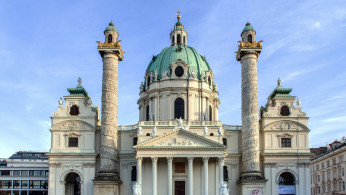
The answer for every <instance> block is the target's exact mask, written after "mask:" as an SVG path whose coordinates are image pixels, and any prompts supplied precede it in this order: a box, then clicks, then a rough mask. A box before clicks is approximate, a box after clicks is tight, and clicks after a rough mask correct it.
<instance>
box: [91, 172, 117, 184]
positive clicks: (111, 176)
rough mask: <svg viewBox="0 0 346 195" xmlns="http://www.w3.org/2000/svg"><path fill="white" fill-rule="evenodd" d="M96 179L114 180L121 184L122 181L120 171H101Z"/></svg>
mask: <svg viewBox="0 0 346 195" xmlns="http://www.w3.org/2000/svg"><path fill="white" fill-rule="evenodd" d="M94 181H113V182H117V183H119V184H121V183H122V181H121V180H120V177H119V174H118V173H114V172H102V171H100V172H99V174H98V176H97V177H95V179H94Z"/></svg>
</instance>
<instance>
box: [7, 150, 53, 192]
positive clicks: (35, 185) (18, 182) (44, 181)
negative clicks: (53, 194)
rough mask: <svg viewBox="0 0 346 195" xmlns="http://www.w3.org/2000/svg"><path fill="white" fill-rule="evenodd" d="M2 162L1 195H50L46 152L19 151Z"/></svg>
mask: <svg viewBox="0 0 346 195" xmlns="http://www.w3.org/2000/svg"><path fill="white" fill-rule="evenodd" d="M0 161H1V162H0V195H47V194H48V170H49V166H48V157H47V156H46V153H45V152H24V151H19V152H17V153H16V154H13V155H12V156H11V157H10V158H8V159H1V160H0Z"/></svg>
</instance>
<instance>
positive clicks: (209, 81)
mask: <svg viewBox="0 0 346 195" xmlns="http://www.w3.org/2000/svg"><path fill="white" fill-rule="evenodd" d="M208 84H209V86H211V78H210V76H209V77H208Z"/></svg>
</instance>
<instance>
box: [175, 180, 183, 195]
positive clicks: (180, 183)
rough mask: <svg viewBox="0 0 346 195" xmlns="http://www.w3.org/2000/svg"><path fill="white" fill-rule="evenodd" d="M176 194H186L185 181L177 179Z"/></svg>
mask: <svg viewBox="0 0 346 195" xmlns="http://www.w3.org/2000/svg"><path fill="white" fill-rule="evenodd" d="M174 191H175V193H174V195H185V181H175V189H174Z"/></svg>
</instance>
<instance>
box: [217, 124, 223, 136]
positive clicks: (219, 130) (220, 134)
mask: <svg viewBox="0 0 346 195" xmlns="http://www.w3.org/2000/svg"><path fill="white" fill-rule="evenodd" d="M217 132H218V133H219V136H223V132H222V126H221V125H220V126H219V128H218V129H217Z"/></svg>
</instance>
